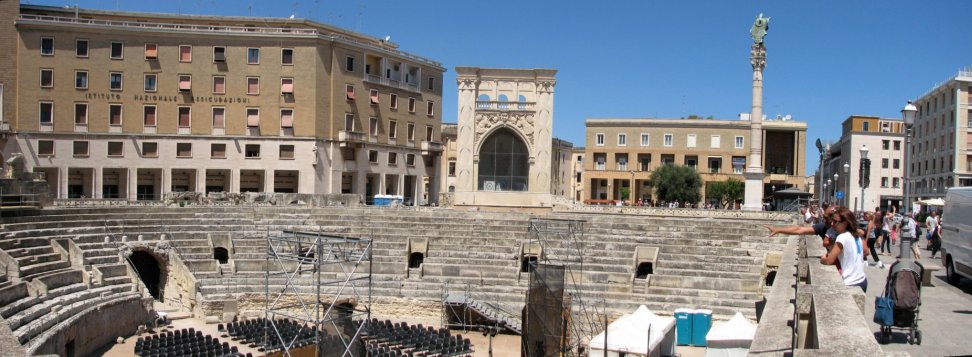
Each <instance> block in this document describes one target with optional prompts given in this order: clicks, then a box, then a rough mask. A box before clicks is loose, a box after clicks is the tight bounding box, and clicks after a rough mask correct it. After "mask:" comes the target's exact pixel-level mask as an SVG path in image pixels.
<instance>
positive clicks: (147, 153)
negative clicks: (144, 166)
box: [142, 142, 159, 157]
mask: <svg viewBox="0 0 972 357" xmlns="http://www.w3.org/2000/svg"><path fill="white" fill-rule="evenodd" d="M142 157H159V143H144V142H143V143H142Z"/></svg>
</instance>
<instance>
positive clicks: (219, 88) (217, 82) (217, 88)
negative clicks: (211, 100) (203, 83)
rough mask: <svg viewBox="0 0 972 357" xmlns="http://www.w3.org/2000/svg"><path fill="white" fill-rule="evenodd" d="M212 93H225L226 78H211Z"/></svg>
mask: <svg viewBox="0 0 972 357" xmlns="http://www.w3.org/2000/svg"><path fill="white" fill-rule="evenodd" d="M213 93H226V79H225V78H222V77H219V78H214V79H213Z"/></svg>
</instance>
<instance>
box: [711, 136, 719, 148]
mask: <svg viewBox="0 0 972 357" xmlns="http://www.w3.org/2000/svg"><path fill="white" fill-rule="evenodd" d="M709 147H710V148H713V149H719V148H722V136H720V135H712V137H711V138H710V139H709Z"/></svg>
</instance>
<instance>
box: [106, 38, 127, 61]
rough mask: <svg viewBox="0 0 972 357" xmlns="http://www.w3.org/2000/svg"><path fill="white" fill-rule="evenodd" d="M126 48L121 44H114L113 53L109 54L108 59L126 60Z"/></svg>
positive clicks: (112, 45)
mask: <svg viewBox="0 0 972 357" xmlns="http://www.w3.org/2000/svg"><path fill="white" fill-rule="evenodd" d="M124 48H125V47H124V46H122V43H121V42H112V43H111V51H110V52H109V53H108V57H109V58H111V59H122V58H125V52H124Z"/></svg>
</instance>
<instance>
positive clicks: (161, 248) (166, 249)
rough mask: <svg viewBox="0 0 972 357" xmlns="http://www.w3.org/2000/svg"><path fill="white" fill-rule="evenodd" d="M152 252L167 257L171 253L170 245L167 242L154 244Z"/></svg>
mask: <svg viewBox="0 0 972 357" xmlns="http://www.w3.org/2000/svg"><path fill="white" fill-rule="evenodd" d="M152 251H154V252H155V253H156V254H158V255H160V256H163V257H168V256H169V253H170V252H172V243H170V242H169V241H168V240H163V241H159V242H158V243H156V244H155V249H153V250H152Z"/></svg>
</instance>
